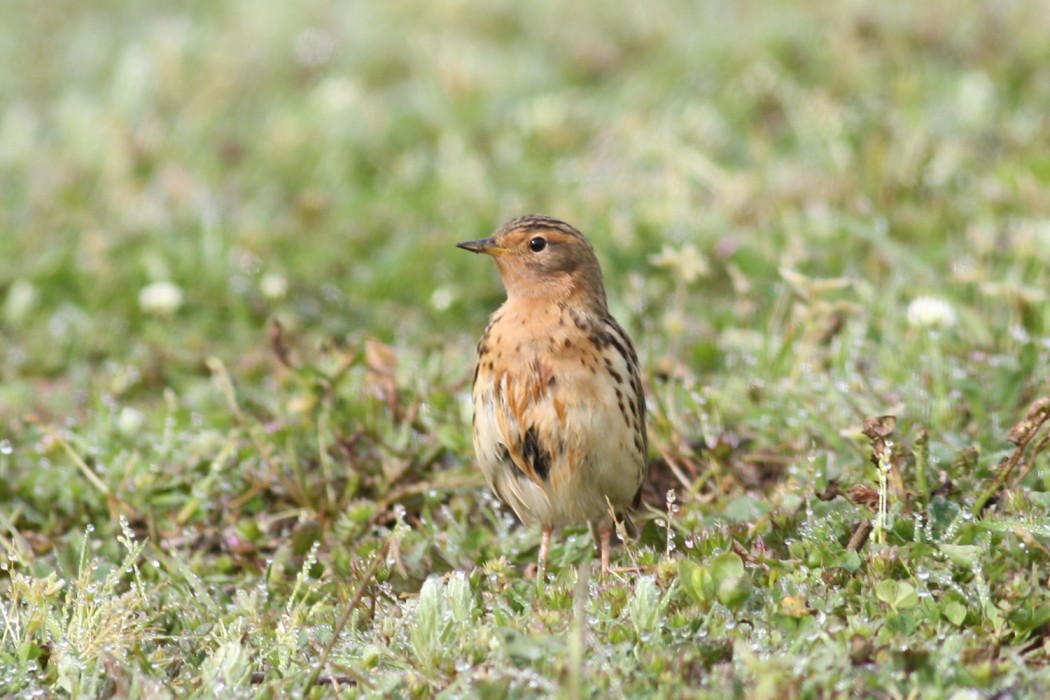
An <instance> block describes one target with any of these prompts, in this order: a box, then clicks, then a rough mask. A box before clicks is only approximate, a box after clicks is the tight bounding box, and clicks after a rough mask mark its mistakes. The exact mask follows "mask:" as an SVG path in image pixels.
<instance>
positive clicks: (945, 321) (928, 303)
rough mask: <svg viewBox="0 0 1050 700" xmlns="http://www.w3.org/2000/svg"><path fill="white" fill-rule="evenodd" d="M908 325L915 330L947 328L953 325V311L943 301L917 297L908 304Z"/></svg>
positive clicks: (935, 298) (934, 298) (949, 305)
mask: <svg viewBox="0 0 1050 700" xmlns="http://www.w3.org/2000/svg"><path fill="white" fill-rule="evenodd" d="M908 323H909V324H911V325H912V326H914V327H915V328H948V327H949V326H954V325H955V309H953V308H952V305H951V304H949V303H948V302H947V301H945V300H944V299H938V298H937V297H918V298H917V299H914V300H913V301H912V302H911V303H910V304H908Z"/></svg>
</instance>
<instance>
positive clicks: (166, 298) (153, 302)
mask: <svg viewBox="0 0 1050 700" xmlns="http://www.w3.org/2000/svg"><path fill="white" fill-rule="evenodd" d="M180 306H182V290H181V289H179V285H177V284H175V283H174V282H154V283H153V284H148V285H146V286H145V287H143V288H142V290H141V291H139V307H140V308H141V309H142V310H143V311H145V312H146V313H149V314H153V315H154V316H170V315H171V314H173V313H175V312H176V311H177V310H178V309H179V307H180Z"/></svg>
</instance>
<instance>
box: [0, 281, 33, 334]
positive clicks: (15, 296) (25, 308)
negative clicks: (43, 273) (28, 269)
mask: <svg viewBox="0 0 1050 700" xmlns="http://www.w3.org/2000/svg"><path fill="white" fill-rule="evenodd" d="M39 300H40V293H39V292H37V289H36V287H34V286H33V283H32V282H29V281H28V280H15V283H14V284H12V285H11V288H10V289H8V290H7V299H5V300H4V307H3V312H4V318H5V319H6V320H7V321H8V322H9V323H16V324H17V323H21V322H22V321H23V320H25V319H27V318H29V315H30V314H31V313H33V310H34V309H35V308H36V305H37V302H38V301H39Z"/></svg>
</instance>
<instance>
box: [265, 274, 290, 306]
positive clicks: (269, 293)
mask: <svg viewBox="0 0 1050 700" xmlns="http://www.w3.org/2000/svg"><path fill="white" fill-rule="evenodd" d="M259 291H260V292H262V295H263V296H264V297H266V298H267V299H269V300H271V301H277V300H278V299H284V297H285V295H287V294H288V279H287V278H286V277H285V276H284V275H281V274H278V273H276V272H268V273H266V274H265V275H263V276H262V279H261V280H259Z"/></svg>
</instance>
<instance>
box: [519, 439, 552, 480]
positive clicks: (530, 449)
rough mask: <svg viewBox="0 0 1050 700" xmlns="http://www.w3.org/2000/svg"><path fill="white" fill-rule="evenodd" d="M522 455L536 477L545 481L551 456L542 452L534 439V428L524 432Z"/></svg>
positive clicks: (549, 468) (548, 472)
mask: <svg viewBox="0 0 1050 700" xmlns="http://www.w3.org/2000/svg"><path fill="white" fill-rule="evenodd" d="M522 455H523V456H524V457H525V461H526V462H528V463H529V466H530V467H532V471H534V472H536V476H538V477H539V478H541V479H543V480H544V481H546V480H547V476H548V475H549V474H550V471H551V456H550V454H549V453H548V452H546V451H544V450H543V449H542V448H541V447H540V444H539V441H538V440H537V439H536V428H529V429H528V430H526V431H525V444H524V446H523V447H522Z"/></svg>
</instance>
